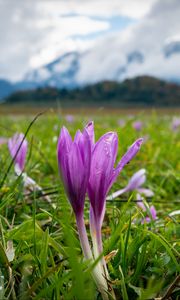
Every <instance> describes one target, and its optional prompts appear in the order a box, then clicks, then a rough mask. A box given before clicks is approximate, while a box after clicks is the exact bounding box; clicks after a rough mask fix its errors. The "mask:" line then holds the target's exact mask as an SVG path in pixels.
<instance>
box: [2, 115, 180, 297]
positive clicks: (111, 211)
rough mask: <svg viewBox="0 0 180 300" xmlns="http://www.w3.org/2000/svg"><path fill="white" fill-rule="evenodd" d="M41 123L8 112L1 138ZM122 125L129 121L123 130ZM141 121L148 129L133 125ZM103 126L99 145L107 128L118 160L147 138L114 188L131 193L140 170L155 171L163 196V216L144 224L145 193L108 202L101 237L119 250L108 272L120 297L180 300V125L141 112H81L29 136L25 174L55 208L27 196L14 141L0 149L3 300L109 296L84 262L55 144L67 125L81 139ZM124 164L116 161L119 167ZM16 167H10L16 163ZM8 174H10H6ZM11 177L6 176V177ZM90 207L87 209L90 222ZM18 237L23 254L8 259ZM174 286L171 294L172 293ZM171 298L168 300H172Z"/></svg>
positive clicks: (158, 199) (44, 120) (157, 193)
mask: <svg viewBox="0 0 180 300" xmlns="http://www.w3.org/2000/svg"><path fill="white" fill-rule="evenodd" d="M32 119H33V118H32V117H30V116H26V117H18V116H16V117H11V116H6V117H5V116H4V117H2V116H1V120H0V136H7V137H10V136H12V135H13V134H14V133H15V132H24V133H25V132H26V130H27V128H28V126H29V124H30V123H31V121H32ZM118 119H124V120H125V121H126V124H125V126H124V127H123V128H120V127H119V126H118V123H117V122H118ZM137 119H138V120H139V119H140V120H142V121H143V124H144V126H143V128H142V131H140V132H136V131H135V130H134V129H133V128H132V122H133V121H134V120H137ZM88 120H94V122H95V134H96V140H97V139H98V138H99V137H100V136H101V135H102V134H104V133H105V132H107V131H117V132H118V136H119V150H118V159H120V157H121V155H122V154H123V153H124V152H125V151H126V150H127V147H128V146H129V145H131V144H132V143H133V141H134V140H135V139H136V138H138V137H141V136H143V137H144V136H145V137H146V141H145V142H144V144H143V146H142V147H141V150H140V152H139V153H138V155H137V156H136V157H135V158H134V159H133V160H132V161H131V163H130V164H128V165H127V166H126V167H125V168H124V170H123V171H122V173H121V174H120V175H119V177H118V180H117V182H116V183H115V184H114V186H113V188H112V192H113V191H116V190H117V189H119V188H123V187H124V186H125V185H126V184H127V182H128V179H129V178H130V177H131V176H132V175H133V173H135V172H136V171H138V170H139V169H140V168H145V169H146V170H147V181H146V183H145V184H144V187H146V188H150V189H152V190H153V191H154V197H153V198H152V199H150V200H151V201H152V203H153V205H154V206H155V207H156V209H157V216H158V219H157V220H155V221H153V220H152V221H151V222H150V223H148V224H147V223H144V224H142V222H141V220H142V218H143V213H142V211H141V210H140V209H139V208H138V207H137V204H136V203H135V202H133V200H134V199H135V196H136V193H135V192H133V193H129V194H124V195H122V196H121V198H119V199H118V200H117V201H108V202H107V208H106V216H105V220H104V223H103V228H102V234H103V243H104V254H105V255H107V254H109V253H110V252H111V251H113V250H117V254H116V255H115V257H114V258H112V259H111V260H110V261H109V262H108V270H109V273H110V277H111V280H112V284H113V288H114V291H115V294H116V297H117V299H124V300H127V299H129V300H133V299H139V300H140V299H141V300H143V299H144V300H147V299H155V298H158V297H159V298H161V297H164V296H165V297H166V295H168V296H169V297H171V298H169V299H176V300H177V299H179V298H178V297H180V296H179V295H180V291H179V290H178V287H177V282H176V284H174V285H173V281H174V280H175V279H176V278H177V276H178V275H179V271H178V269H179V253H178V251H179V250H180V225H179V215H176V216H172V217H171V216H169V214H170V213H171V212H172V211H175V210H178V209H179V204H180V188H179V187H180V129H179V131H176V132H173V131H172V130H171V128H170V124H171V120H172V116H169V115H164V116H160V117H158V116H157V115H156V113H153V114H151V115H145V114H140V115H138V116H136V117H135V116H124V115H123V116H122V115H118V114H117V115H116V114H114V115H112V116H110V115H108V114H104V115H103V114H102V115H100V114H99V115H91V116H87V115H86V116H83V115H76V116H75V122H74V123H73V124H69V123H67V122H66V121H65V118H64V116H63V115H53V114H51V115H50V114H44V115H42V116H40V117H39V118H38V119H37V120H36V122H35V123H34V124H33V125H32V126H31V128H30V130H29V131H28V134H27V139H28V143H29V146H28V156H27V161H26V172H27V174H28V175H29V176H30V177H32V178H33V179H34V180H36V181H37V183H38V184H39V185H40V186H41V187H43V188H44V191H45V193H47V194H49V196H50V197H51V200H52V204H54V205H55V206H54V205H51V204H49V203H48V202H47V201H46V200H45V198H44V197H43V196H42V195H41V194H38V193H30V192H25V191H24V188H23V183H22V178H21V177H19V178H17V177H16V176H15V174H14V168H13V165H11V158H10V155H9V152H8V149H7V145H1V146H0V170H1V171H0V182H1V183H3V184H1V188H0V299H3V300H4V299H20V300H24V299H40V300H41V299H47V300H48V299H54V300H55V299H57V300H59V299H70V300H71V299H77V300H81V299H82V300H85V299H87V300H91V299H101V296H100V295H99V293H98V291H97V290H96V286H95V284H94V282H93V279H92V278H91V268H92V266H91V265H90V263H89V262H86V261H84V259H83V255H82V253H81V249H80V244H79V240H78V234H77V229H76V225H75V218H74V215H73V213H72V210H71V207H70V205H69V203H68V202H67V200H66V196H65V194H64V190H63V186H62V183H61V181H60V179H59V175H58V168H57V160H56V145H57V137H58V135H59V131H60V128H61V126H62V125H66V126H67V127H68V129H69V131H70V133H71V134H72V135H74V134H75V131H76V130H77V129H78V128H80V129H82V127H83V126H84V125H85V124H86V122H87V121H88ZM118 159H117V161H118ZM10 166H11V167H10ZM7 170H8V173H7ZM6 173H7V176H6V177H5V174H6ZM88 213H89V203H88V199H87V201H86V205H85V220H86V225H87V230H88V234H89V223H88ZM9 241H13V247H14V250H15V257H14V259H13V261H11V262H9V261H8V259H7V255H6V251H7V250H6V249H7V243H8V242H9ZM169 288H170V295H169V294H167V292H168V289H169ZM164 299H166V298H164Z"/></svg>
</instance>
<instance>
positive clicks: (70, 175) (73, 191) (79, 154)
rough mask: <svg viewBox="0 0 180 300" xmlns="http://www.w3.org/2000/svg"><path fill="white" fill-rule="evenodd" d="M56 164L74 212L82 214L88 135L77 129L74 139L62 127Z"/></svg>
mask: <svg viewBox="0 0 180 300" xmlns="http://www.w3.org/2000/svg"><path fill="white" fill-rule="evenodd" d="M57 155H58V165H59V171H60V175H61V178H62V181H63V184H64V187H65V191H66V194H67V196H68V200H69V202H70V203H71V205H72V207H73V210H74V212H75V214H82V213H83V209H84V201H85V194H86V190H87V184H88V180H89V174H90V163H91V143H90V138H89V135H88V133H87V131H86V129H84V131H83V133H81V132H80V131H79V130H78V131H77V133H76V135H75V138H74V141H72V138H71V136H70V134H69V132H68V130H67V129H66V128H65V127H63V128H62V129H61V133H60V136H59V140H58V148H57Z"/></svg>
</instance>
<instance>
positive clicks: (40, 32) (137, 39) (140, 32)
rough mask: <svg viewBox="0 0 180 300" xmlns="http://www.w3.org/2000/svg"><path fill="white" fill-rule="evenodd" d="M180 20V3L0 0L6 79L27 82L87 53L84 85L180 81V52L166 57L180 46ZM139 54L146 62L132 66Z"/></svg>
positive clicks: (1, 72) (0, 63) (0, 60)
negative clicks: (63, 59) (141, 78)
mask: <svg viewBox="0 0 180 300" xmlns="http://www.w3.org/2000/svg"><path fill="white" fill-rule="evenodd" d="M179 16H180V1H179V0H111V1H110V0H96V1H95V0H27V1H24V0H0V78H4V79H8V80H11V81H18V80H21V79H22V78H23V76H24V75H25V74H26V73H27V72H29V71H31V70H33V69H38V68H41V67H42V66H43V65H45V64H48V63H50V62H51V61H53V60H55V59H56V58H58V57H60V56H61V55H63V54H65V53H68V52H72V51H77V52H79V53H82V54H84V55H83V56H82V59H81V62H80V63H81V65H80V70H79V72H78V75H77V80H78V81H79V82H86V81H89V80H91V78H92V77H93V80H94V81H98V80H100V79H101V78H103V76H104V74H106V78H107V79H108V78H109V79H113V77H114V76H116V77H118V76H119V79H124V78H126V77H133V76H136V75H142V74H150V75H153V76H158V77H163V76H165V77H167V78H173V77H174V78H177V77H179V78H180V51H179V53H178V52H176V53H175V54H173V55H171V56H170V57H168V58H167V57H166V56H165V51H166V48H167V47H168V45H169V44H170V43H172V41H177V43H179V45H180V22H179ZM134 51H136V52H137V51H138V52H139V53H140V54H141V55H142V57H143V63H142V61H141V62H139V61H137V62H136V61H135V62H133V63H131V64H130V65H129V66H128V67H126V66H125V64H126V61H127V57H128V55H130V54H131V53H132V52H134ZM95 66H96V71H95ZM123 68H124V69H126V71H125V72H124V71H123V70H124V69H123ZM118 72H119V73H118ZM93 74H95V75H94V76H92V75H93ZM118 74H119V75H118Z"/></svg>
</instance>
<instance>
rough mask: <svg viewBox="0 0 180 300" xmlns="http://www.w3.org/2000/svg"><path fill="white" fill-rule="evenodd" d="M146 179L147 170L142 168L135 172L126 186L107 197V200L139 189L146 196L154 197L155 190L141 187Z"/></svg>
mask: <svg viewBox="0 0 180 300" xmlns="http://www.w3.org/2000/svg"><path fill="white" fill-rule="evenodd" d="M145 181H146V170H145V169H140V170H139V171H138V172H136V173H134V175H133V176H132V177H131V178H130V180H129V182H128V184H127V186H126V187H125V188H123V189H121V190H118V191H117V192H114V193H113V194H111V195H110V196H109V197H107V200H112V199H115V198H117V197H118V196H120V195H122V194H124V193H126V192H131V191H137V192H138V193H140V194H143V195H145V196H146V197H152V196H153V195H154V193H153V191H151V190H150V189H146V188H142V187H141V186H142V185H143V184H144V183H145Z"/></svg>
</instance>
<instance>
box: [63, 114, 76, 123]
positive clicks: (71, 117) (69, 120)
mask: <svg viewBox="0 0 180 300" xmlns="http://www.w3.org/2000/svg"><path fill="white" fill-rule="evenodd" d="M65 119H66V121H67V122H68V123H73V122H74V116H73V115H66V116H65Z"/></svg>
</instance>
